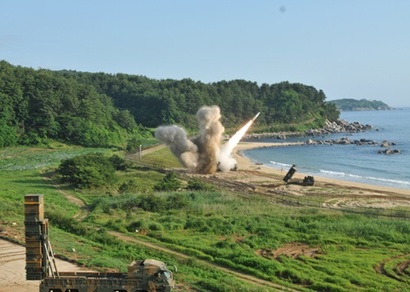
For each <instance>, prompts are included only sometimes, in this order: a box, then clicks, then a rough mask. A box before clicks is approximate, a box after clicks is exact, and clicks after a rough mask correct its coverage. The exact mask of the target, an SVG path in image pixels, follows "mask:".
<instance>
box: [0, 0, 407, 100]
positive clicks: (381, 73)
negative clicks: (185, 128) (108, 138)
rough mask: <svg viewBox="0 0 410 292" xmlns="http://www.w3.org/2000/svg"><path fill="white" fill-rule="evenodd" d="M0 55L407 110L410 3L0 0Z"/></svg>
mask: <svg viewBox="0 0 410 292" xmlns="http://www.w3.org/2000/svg"><path fill="white" fill-rule="evenodd" d="M0 7H1V8H0V59H3V60H6V61H7V62H9V63H11V64H13V65H21V66H28V67H33V68H35V69H38V68H46V69H52V70H59V69H70V70H76V71H87V72H106V73H128V74H135V75H144V76H147V77H150V78H155V79H167V78H171V79H182V78H191V79H193V80H195V81H202V82H205V83H208V82H217V81H220V80H232V79H244V80H249V81H254V82H257V83H258V84H262V83H268V84H273V83H277V82H281V81H289V82H298V83H303V84H306V85H312V86H314V87H316V88H317V89H322V90H323V91H324V92H325V94H326V96H327V99H328V100H332V99H339V98H356V99H362V98H366V99H376V100H382V101H384V102H386V103H387V104H388V105H390V106H395V107H399V106H410V1H408V0H391V1H389V0H383V1H381V0H332V1H330V0H323V1H319V0H312V1H309V0H303V1H302V0H299V1H298V0H288V1H285V0H282V1H276V0H266V1H262V0H249V1H241V0H236V1H234V0H232V1H224V0H218V1H216V0H203V1H199V0H198V1H195V0H167V1H165V0H162V1H155V0H150V1H148V0H147V1H137V0H117V1H114V0H112V1H107V0H81V1H80V0H78V1H75V0H69V1H68V0H53V1H41V0H37V1H32V0H27V1H22V0H13V1H11V0H9V1H5V0H2V1H1V6H0Z"/></svg>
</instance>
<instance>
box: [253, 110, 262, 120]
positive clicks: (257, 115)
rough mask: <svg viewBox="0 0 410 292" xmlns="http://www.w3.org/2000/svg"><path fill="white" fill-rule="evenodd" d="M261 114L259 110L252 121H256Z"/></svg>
mask: <svg viewBox="0 0 410 292" xmlns="http://www.w3.org/2000/svg"><path fill="white" fill-rule="evenodd" d="M260 114H261V112H258V113H257V114H256V115H255V116H254V117H253V119H252V122H254V121H255V120H256V118H257V117H259V115H260Z"/></svg>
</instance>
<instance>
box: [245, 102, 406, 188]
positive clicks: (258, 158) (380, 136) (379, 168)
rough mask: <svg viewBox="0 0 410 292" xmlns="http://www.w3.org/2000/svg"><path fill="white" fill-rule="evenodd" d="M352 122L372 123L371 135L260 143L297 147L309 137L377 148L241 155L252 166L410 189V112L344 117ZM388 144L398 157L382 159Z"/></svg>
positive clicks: (309, 148)
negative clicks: (345, 140) (370, 142)
mask: <svg viewBox="0 0 410 292" xmlns="http://www.w3.org/2000/svg"><path fill="white" fill-rule="evenodd" d="M340 118H341V119H343V120H346V121H348V122H359V123H361V124H370V125H371V126H373V129H372V130H369V131H366V132H359V133H352V134H350V133H338V134H331V135H325V136H316V137H303V138H289V139H287V140H283V139H282V140H278V139H274V138H269V139H261V140H258V141H260V142H276V143H278V142H279V143H280V142H283V143H285V142H298V141H305V140H307V139H309V138H311V139H314V140H328V139H336V138H341V137H347V138H349V139H350V140H360V139H370V140H374V141H375V142H377V145H360V146H359V145H336V144H334V145H299V146H279V147H271V148H259V149H251V150H246V151H244V152H243V154H244V155H245V156H246V157H248V158H249V159H251V160H252V161H254V162H258V163H262V164H264V165H265V166H268V167H272V168H275V169H280V170H283V171H284V174H286V172H287V170H288V169H289V168H290V167H291V166H292V165H293V164H295V165H296V167H295V168H296V170H297V172H298V173H303V174H305V175H310V176H314V177H315V176H319V177H327V178H332V179H337V180H345V181H352V182H359V183H365V184H370V185H376V186H387V187H393V188H400V189H409V190H410V108H398V109H394V110H384V111H349V112H341V115H340ZM383 140H386V141H388V142H390V143H394V144H395V145H393V146H391V149H398V150H400V153H398V154H379V153H378V151H379V150H384V149H385V148H382V147H381V146H380V144H381V142H382V141H383Z"/></svg>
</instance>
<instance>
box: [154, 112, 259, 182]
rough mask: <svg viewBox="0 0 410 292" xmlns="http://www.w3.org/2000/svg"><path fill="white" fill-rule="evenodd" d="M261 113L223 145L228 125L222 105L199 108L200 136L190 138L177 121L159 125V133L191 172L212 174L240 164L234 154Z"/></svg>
mask: <svg viewBox="0 0 410 292" xmlns="http://www.w3.org/2000/svg"><path fill="white" fill-rule="evenodd" d="M258 115H259V113H258V114H257V115H256V116H255V117H254V118H253V119H252V120H250V121H249V122H248V123H247V124H246V125H245V126H244V127H242V129H240V130H239V131H238V132H237V133H236V134H235V135H233V136H232V137H231V139H229V141H228V142H226V143H225V144H224V145H223V146H221V138H222V134H223V132H224V131H225V128H224V127H223V125H222V124H221V122H220V118H221V113H220V109H219V107H218V106H204V107H201V108H200V109H199V110H198V112H197V114H196V116H197V119H198V124H199V135H198V137H196V138H193V139H188V138H187V134H186V132H185V130H184V129H183V128H181V127H178V126H176V125H171V126H160V127H158V128H157V129H156V131H155V137H156V138H157V139H158V140H160V141H162V142H163V143H164V144H166V145H167V146H168V147H169V149H170V150H171V152H172V153H173V154H174V155H175V156H176V157H177V158H178V159H179V161H180V162H181V163H182V164H183V165H184V166H185V167H187V168H188V169H189V171H191V172H195V173H204V174H211V173H215V172H216V171H217V170H221V171H228V170H230V169H232V168H234V167H235V166H236V160H235V159H234V158H233V157H232V156H231V154H232V151H233V149H234V148H235V146H236V145H237V144H238V143H239V141H240V139H241V138H242V137H243V135H245V133H246V131H247V130H248V129H249V127H250V126H251V125H252V123H253V122H254V121H255V119H256V118H257V117H258Z"/></svg>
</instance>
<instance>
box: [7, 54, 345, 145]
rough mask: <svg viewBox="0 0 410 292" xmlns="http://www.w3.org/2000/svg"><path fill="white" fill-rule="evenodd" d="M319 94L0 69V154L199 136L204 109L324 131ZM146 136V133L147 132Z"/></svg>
mask: <svg viewBox="0 0 410 292" xmlns="http://www.w3.org/2000/svg"><path fill="white" fill-rule="evenodd" d="M325 100H326V96H325V94H324V92H323V91H321V90H317V89H315V88H314V87H312V86H306V85H303V84H298V83H295V84H292V83H289V82H282V83H278V84H272V85H269V84H262V85H260V86H259V85H258V84H257V83H255V82H249V81H245V80H233V81H220V82H216V83H210V84H205V83H202V82H196V81H193V80H191V79H183V80H171V79H166V80H155V79H150V78H147V77H144V76H137V75H127V74H106V73H84V72H76V71H66V70H64V71H51V70H44V69H40V70H34V69H31V68H25V67H20V66H13V65H10V64H9V63H7V62H6V61H0V147H4V146H10V145H16V144H36V143H41V142H42V141H44V140H46V139H53V140H54V139H55V140H61V141H66V142H69V143H74V144H79V145H85V146H111V145H126V144H127V141H130V139H132V138H134V139H135V137H139V136H143V135H147V130H146V127H150V128H154V127H157V126H159V125H162V124H179V125H182V126H184V127H185V128H187V129H196V128H197V126H196V125H197V121H196V117H195V114H196V112H197V110H198V109H199V108H200V107H201V106H203V105H218V106H219V107H220V108H221V113H222V116H223V124H224V126H225V127H227V128H230V127H232V128H237V126H238V125H239V124H243V122H244V121H247V120H249V119H250V118H252V117H253V116H254V115H255V114H256V113H257V112H261V115H260V117H259V118H258V124H259V125H262V126H266V127H269V126H270V125H272V124H298V123H306V122H307V121H309V122H310V123H311V124H312V125H315V126H321V125H322V124H323V123H324V121H325V120H326V119H329V120H335V119H337V118H338V116H339V112H338V110H337V109H336V107H335V106H334V105H333V104H330V103H326V102H325ZM148 133H149V132H148Z"/></svg>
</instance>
